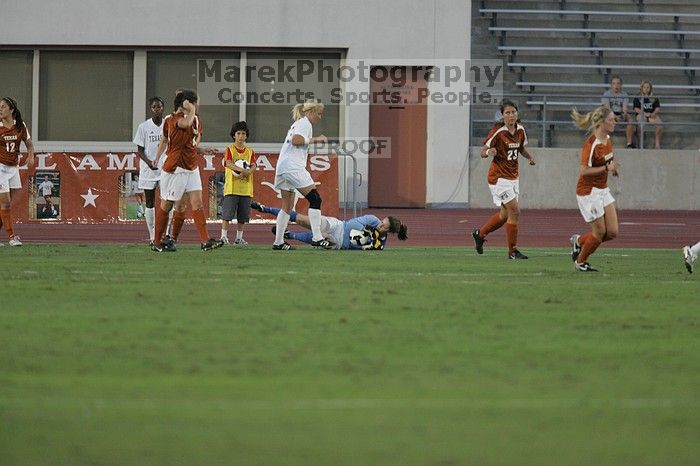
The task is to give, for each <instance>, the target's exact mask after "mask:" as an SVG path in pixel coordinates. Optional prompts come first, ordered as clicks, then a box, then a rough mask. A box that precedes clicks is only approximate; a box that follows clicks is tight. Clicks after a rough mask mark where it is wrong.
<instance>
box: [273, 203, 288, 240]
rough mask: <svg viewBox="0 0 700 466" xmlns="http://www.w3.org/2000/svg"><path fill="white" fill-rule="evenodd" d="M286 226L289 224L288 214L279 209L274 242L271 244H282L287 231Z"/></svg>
mask: <svg viewBox="0 0 700 466" xmlns="http://www.w3.org/2000/svg"><path fill="white" fill-rule="evenodd" d="M287 224H289V214H288V213H287V212H285V211H284V210H282V209H280V211H279V213H278V214H277V231H276V233H275V242H274V243H273V244H282V243H284V232H285V231H286V230H287Z"/></svg>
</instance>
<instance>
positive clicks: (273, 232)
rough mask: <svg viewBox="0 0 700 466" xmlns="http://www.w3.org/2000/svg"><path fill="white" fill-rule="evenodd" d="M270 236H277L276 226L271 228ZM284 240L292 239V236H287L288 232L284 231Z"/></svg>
mask: <svg viewBox="0 0 700 466" xmlns="http://www.w3.org/2000/svg"><path fill="white" fill-rule="evenodd" d="M272 234H273V235H276V234H277V226H276V225H275V226H273V227H272ZM284 239H292V235H290V234H289V230H285V231H284Z"/></svg>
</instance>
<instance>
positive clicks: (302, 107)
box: [292, 99, 325, 121]
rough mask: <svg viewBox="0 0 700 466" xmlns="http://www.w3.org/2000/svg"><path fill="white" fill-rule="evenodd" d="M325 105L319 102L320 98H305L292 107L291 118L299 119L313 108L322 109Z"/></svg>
mask: <svg viewBox="0 0 700 466" xmlns="http://www.w3.org/2000/svg"><path fill="white" fill-rule="evenodd" d="M324 108H325V106H324V105H323V104H322V103H321V101H320V100H316V99H312V100H307V101H306V102H304V103H303V104H296V105H295V106H294V107H292V119H293V120H294V121H297V120H300V119H302V118H304V116H306V114H307V113H309V112H311V111H313V110H317V111H320V110H323V109H324Z"/></svg>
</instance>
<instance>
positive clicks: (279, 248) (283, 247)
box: [272, 242, 294, 251]
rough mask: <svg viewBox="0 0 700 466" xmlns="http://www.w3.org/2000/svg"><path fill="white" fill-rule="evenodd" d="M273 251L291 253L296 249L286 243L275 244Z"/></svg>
mask: <svg viewBox="0 0 700 466" xmlns="http://www.w3.org/2000/svg"><path fill="white" fill-rule="evenodd" d="M272 249H273V250H275V251H291V250H293V249H294V246H292V245H291V244H289V243H287V242H284V243H282V244H273V245H272Z"/></svg>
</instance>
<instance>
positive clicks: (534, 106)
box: [470, 83, 700, 149]
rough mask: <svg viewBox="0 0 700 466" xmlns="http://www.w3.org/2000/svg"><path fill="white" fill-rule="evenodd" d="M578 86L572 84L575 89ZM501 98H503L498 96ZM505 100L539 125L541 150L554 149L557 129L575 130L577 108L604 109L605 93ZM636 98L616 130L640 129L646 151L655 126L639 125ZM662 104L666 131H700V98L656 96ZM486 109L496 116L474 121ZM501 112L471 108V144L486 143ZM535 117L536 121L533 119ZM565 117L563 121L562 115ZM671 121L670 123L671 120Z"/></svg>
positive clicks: (527, 122) (526, 120) (520, 96)
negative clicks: (689, 114) (647, 133)
mask: <svg viewBox="0 0 700 466" xmlns="http://www.w3.org/2000/svg"><path fill="white" fill-rule="evenodd" d="M575 86H576V84H574V83H572V87H575ZM499 97H500V96H499ZM502 97H503V98H505V99H509V100H512V101H513V102H515V103H516V104H517V105H518V108H519V116H520V118H521V120H522V122H523V123H524V124H525V125H526V126H527V125H536V126H538V128H539V134H540V138H539V147H552V144H551V141H552V137H551V135H552V133H553V132H554V131H555V130H557V129H566V130H573V129H575V128H576V127H575V125H574V123H573V122H572V121H571V119H569V118H568V112H569V111H570V110H571V109H572V108H574V107H576V108H577V109H578V110H579V111H580V112H584V111H586V112H587V111H590V110H593V109H594V108H596V107H598V106H600V105H601V98H602V93H601V94H600V95H591V94H534V93H503V95H502ZM635 97H639V96H637V95H632V94H630V95H629V106H628V113H629V114H631V115H632V121H629V122H620V123H618V125H617V127H618V128H620V127H624V126H627V125H633V126H637V127H638V134H639V135H640V137H639V140H640V149H643V148H644V137H643V135H644V130H645V128H647V127H649V126H654V123H649V122H645V121H637V114H636V112H635V111H634V109H633V101H634V98H635ZM654 97H657V98H658V99H659V101H660V104H661V115H660V116H661V119H662V120H663V123H662V125H663V127H664V128H672V127H679V128H694V129H696V131H693V133H696V132H697V129H699V128H700V97H699V96H690V95H683V96H680V95H661V96H657V95H654ZM484 109H489V111H490V113H491V114H492V115H494V117H493V118H491V119H484V118H475V117H474V115H475V113H481V114H483V113H485V110H484ZM678 109H697V110H698V112H697V114H696V117H698V119H695V120H691V119H683V118H676V117H675V116H673V114H674V113H677V110H678ZM556 110H560V112H557V113H559V117H560V118H557V114H556V113H555V112H556ZM497 111H498V105H497V104H493V105H491V106H483V105H480V106H477V105H474V106H472V111H471V112H470V115H472V119H471V121H470V134H471V136H472V140H474V141H478V140H481V139H483V137H484V136H485V134H482V131H483V130H482V128H483V127H484V126H485V125H486V124H493V123H495V121H496V118H495V116H496V113H497ZM533 113H534V114H535V115H536V118H532V115H533ZM562 113H566V114H567V116H565V117H564V118H566V119H563V118H561V114H562ZM669 118H671V119H669ZM475 127H479V133H478V134H475Z"/></svg>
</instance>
